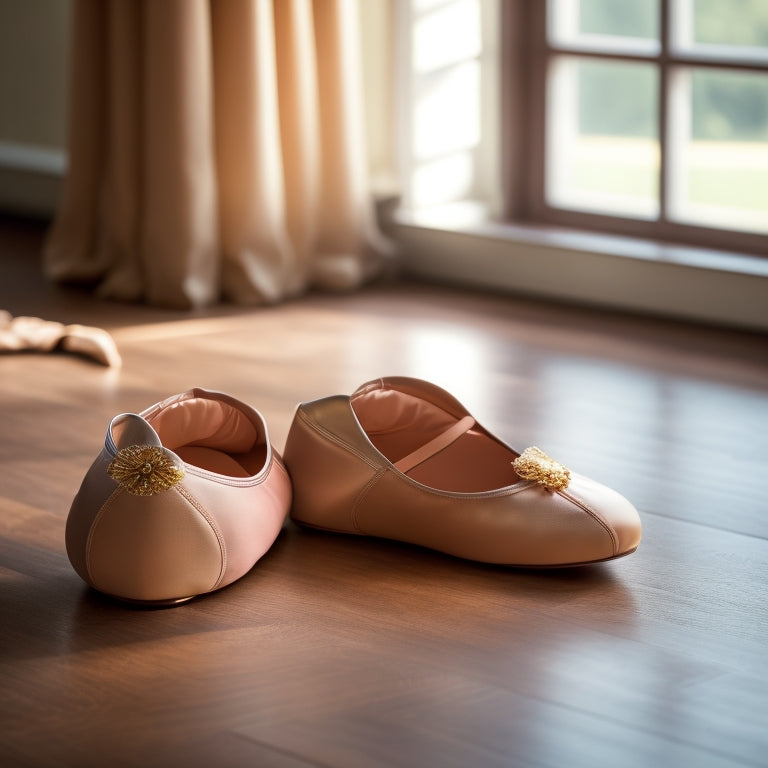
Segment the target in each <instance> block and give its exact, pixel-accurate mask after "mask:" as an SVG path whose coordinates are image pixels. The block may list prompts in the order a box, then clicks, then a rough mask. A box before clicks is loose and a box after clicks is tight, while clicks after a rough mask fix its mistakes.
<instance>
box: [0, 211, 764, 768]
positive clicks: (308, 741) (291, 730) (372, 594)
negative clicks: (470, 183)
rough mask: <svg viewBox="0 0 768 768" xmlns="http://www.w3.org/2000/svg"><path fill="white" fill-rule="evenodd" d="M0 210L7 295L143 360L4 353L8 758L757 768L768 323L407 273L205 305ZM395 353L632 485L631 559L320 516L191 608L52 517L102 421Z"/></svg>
mask: <svg viewBox="0 0 768 768" xmlns="http://www.w3.org/2000/svg"><path fill="white" fill-rule="evenodd" d="M42 236H43V229H42V228H41V227H40V226H39V225H36V224H34V223H30V222H18V221H16V222H14V221H9V220H5V221H2V222H0V270H2V272H1V273H0V274H2V280H0V308H6V309H8V310H9V311H11V312H12V313H13V314H33V315H38V316H43V317H47V318H49V319H57V320H62V321H66V322H75V321H76V322H84V323H89V324H95V325H101V326H103V327H106V328H109V329H110V330H111V331H112V332H113V334H114V337H115V339H116V341H117V343H118V345H119V347H120V351H121V353H122V355H123V358H124V366H123V368H122V370H120V371H109V370H106V369H104V368H102V367H100V366H98V365H96V364H93V363H90V362H88V361H86V360H83V359H81V358H77V357H72V356H67V355H63V354H56V355H44V354H18V355H2V356H0V417H1V418H2V424H3V440H2V441H0V468H1V469H2V471H1V472H0V690H1V691H2V696H0V765H3V766H42V765H61V766H69V765H71V766H104V765H121V766H149V765H152V766H182V765H184V766H197V765H201V766H202V765H221V766H225V767H228V766H241V765H242V766H246V765H248V766H250V765H260V766H261V765H263V766H267V768H270V767H271V766H275V767H279V768H304V767H305V766H319V767H321V768H322V767H325V768H327V767H329V766H340V767H342V766H355V767H357V766H361V765H365V766H423V765H441V766H466V765H473V766H507V765H520V766H553V767H554V766H557V767H558V768H559V767H560V766H563V765H572V766H595V765H621V766H643V767H645V766H648V765H657V766H673V765H674V766H677V765H696V766H762V765H765V755H766V753H767V751H768V720H766V715H765V713H766V712H768V654H767V653H766V649H767V648H768V609H767V608H766V586H768V516H767V515H766V514H765V510H766V506H765V502H764V499H766V498H768V471H766V469H767V468H768V437H767V435H768V430H766V428H765V427H766V425H768V354H766V352H768V342H767V340H766V338H765V337H763V336H758V335H755V334H746V333H739V332H735V331H728V330H723V329H711V328H705V327H700V326H698V327H697V326H692V325H685V324H681V323H670V322H666V321H663V320H658V319H655V320H651V319H647V318H640V317H633V316H627V315H621V314H607V313H601V312H596V311H592V310H589V309H586V308H573V307H570V308H568V307H560V306H557V305H552V304H546V303H537V302H533V301H530V300H523V299H514V298H510V297H504V296H493V295H488V294H480V293H475V292H462V291H458V290H456V289H449V288H441V287H435V286H425V285H418V284H412V283H391V284H383V285H378V286H373V287H371V288H369V289H367V290H365V291H363V292H360V293H358V294H355V295H352V296H329V295H322V294H317V295H311V296H309V297H306V298H305V299H303V300H300V301H295V302H291V303H287V304H284V305H281V306H278V307H274V308H270V309H247V308H237V307H215V308H212V309H209V310H206V311H205V312H199V313H194V314H192V315H187V314H184V313H179V312H168V311H162V310H157V309H151V308H147V307H141V306H127V305H119V304H109V303H103V302H98V301H95V300H93V299H92V298H90V297H89V296H88V294H86V293H83V292H82V291H77V290H64V289H60V288H55V287H52V286H49V285H46V284H45V282H44V281H43V280H42V278H41V277H40V274H39V270H38V268H37V259H38V257H39V247H40V242H41V239H42ZM386 374H406V375H415V376H421V377H424V378H428V379H431V380H433V381H435V382H436V383H438V384H440V385H442V386H444V387H446V388H447V389H449V390H451V391H452V392H453V393H454V394H456V395H457V396H458V397H459V398H460V399H461V400H462V401H463V402H464V403H465V404H466V405H467V406H468V407H469V408H470V409H471V410H472V411H473V413H474V414H475V415H476V416H477V417H478V418H479V419H480V420H481V421H482V422H483V423H484V424H485V425H486V426H487V427H489V428H491V429H492V430H494V431H495V432H497V434H499V435H500V436H501V437H503V438H504V439H506V440H507V441H508V442H510V443H511V444H513V445H515V446H517V447H518V448H523V447H525V446H527V445H530V444H533V443H535V444H539V445H542V447H545V448H546V449H547V450H548V452H550V453H552V454H553V455H555V456H557V457H558V458H560V459H561V460H563V461H564V462H565V463H566V464H568V465H570V466H572V467H573V468H574V469H577V470H578V471H581V472H583V473H584V474H588V475H591V476H593V477H595V478H596V479H599V480H602V481H604V482H606V483H608V484H609V485H612V486H614V487H616V488H617V489H619V490H620V491H622V492H624V493H625V494H626V495H627V496H629V497H630V498H631V499H633V500H634V501H635V503H636V504H637V506H638V507H639V509H640V511H641V514H642V516H643V521H644V540H643V543H642V545H641V547H640V549H639V550H638V552H637V553H636V554H635V555H632V556H630V557H628V558H624V559H622V560H619V561H616V562H614V563H609V564H604V565H600V566H595V567H585V568H577V569H572V570H563V571H525V570H517V569H508V568H498V567H489V566H484V565H481V564H476V563H469V562H464V561H460V560H456V559H454V558H450V557H446V556H443V555H440V554H438V553H434V552H429V551H426V550H422V549H419V548H417V547H410V546H406V545H400V544H396V543H393V542H386V541H376V540H369V539H362V538H355V537H345V536H338V535H333V534H323V533H317V532H310V531H305V530H302V529H299V528H297V527H295V526H294V525H293V524H290V523H288V524H286V526H285V529H284V531H283V533H282V534H281V536H280V538H279V539H278V541H277V542H276V544H275V546H274V547H273V548H272V549H271V550H270V552H269V553H268V554H267V555H266V556H265V558H264V559H263V560H262V561H261V562H260V563H259V564H258V565H257V566H256V567H255V568H254V569H253V570H252V571H251V572H250V573H249V574H248V575H247V576H245V577H244V578H243V579H241V580H240V581H239V582H237V583H235V584H233V585H232V586H231V587H228V588H227V589H224V590H222V591H220V592H218V593H215V594H213V595H209V596H207V597H204V598H200V599H198V600H195V601H192V602H191V603H189V604H187V605H184V606H180V607H177V608H173V609H166V610H146V609H137V608H132V607H129V606H126V605H123V604H121V603H117V602H114V601H111V600H109V599H106V598H104V597H101V596H99V595H97V594H96V593H94V592H92V591H90V590H88V589H87V588H86V587H85V586H84V585H83V584H82V582H81V581H80V580H79V578H78V577H77V576H76V575H75V573H74V572H73V571H72V569H71V567H70V565H69V563H68V561H67V558H66V554H65V551H64V544H63V532H64V523H65V520H66V514H67V510H68V506H69V503H70V501H71V499H72V497H73V495H74V493H75V491H76V489H77V487H78V485H79V483H80V480H81V479H82V476H83V473H84V472H85V470H86V469H87V467H88V466H89V464H90V462H91V461H92V459H93V457H94V456H95V454H96V453H97V452H98V450H99V449H100V447H101V444H102V442H103V439H104V431H105V429H106V425H107V422H108V420H109V419H110V418H111V417H112V416H113V415H114V414H116V413H118V412H121V411H126V410H134V411H135V410H140V409H142V408H144V407H146V406H148V405H150V404H152V403H154V402H156V401H157V400H159V399H161V398H163V397H166V396H167V395H169V394H172V393H174V392H179V391H182V390H185V389H187V388H189V387H190V386H207V387H211V388H214V389H221V390H224V391H227V392H230V393H231V394H233V395H235V396H236V397H240V398H242V399H245V400H247V401H249V402H251V403H252V404H253V405H255V406H256V407H257V408H259V409H260V410H261V411H262V412H263V413H264V415H265V417H266V418H267V420H268V422H269V425H270V429H271V432H272V438H273V442H274V443H275V445H276V446H277V447H278V448H281V447H282V445H283V443H284V440H285V436H286V434H287V431H288V427H289V425H290V421H291V418H292V415H293V410H294V407H295V405H296V403H297V402H298V401H299V400H305V399H311V398H313V397H320V396H324V395H327V394H331V393H336V392H350V391H351V390H353V389H354V388H355V387H356V386H357V385H359V384H360V383H362V382H363V381H366V380H368V379H371V378H375V377H377V376H380V375H386Z"/></svg>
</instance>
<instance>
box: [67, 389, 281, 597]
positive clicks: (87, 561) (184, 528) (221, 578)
mask: <svg viewBox="0 0 768 768" xmlns="http://www.w3.org/2000/svg"><path fill="white" fill-rule="evenodd" d="M135 445H140V446H155V447H157V448H158V450H160V451H162V453H163V455H164V456H167V457H169V461H170V462H171V463H173V464H175V465H176V466H178V468H179V470H180V471H181V472H183V475H184V476H183V478H182V479H181V480H180V481H179V482H177V483H176V484H175V485H173V487H170V488H168V489H166V490H163V491H161V492H158V493H154V494H153V495H149V496H137V495H134V494H133V493H131V492H130V491H129V490H127V489H126V487H124V486H123V485H121V484H120V482H118V481H117V480H115V479H114V478H113V477H112V476H110V473H109V467H110V465H111V463H112V461H113V460H114V459H115V457H116V456H117V455H118V454H119V453H120V451H121V450H123V449H125V448H130V447H131V446H135ZM290 503H291V485H290V480H289V478H288V474H287V472H286V469H285V467H284V466H283V463H282V460H281V458H280V457H279V455H278V454H277V453H276V452H275V450H274V449H273V448H272V446H271V445H270V443H269V437H268V432H267V427H266V424H265V422H264V419H263V417H262V416H261V414H259V413H258V411H256V410H255V409H253V408H250V406H247V405H245V404H244V403H241V402H239V401H237V400H235V399H234V398H231V397H229V396H228V395H224V394H222V393H217V392H210V391H207V390H203V389H193V390H190V391H189V392H185V393H183V394H181V395H175V396H173V397H170V398H168V399H166V400H164V401H162V402H161V403H157V404H156V405H154V406H152V407H151V408H148V409H147V410H146V411H144V412H143V413H142V414H140V415H136V414H121V415H120V416H117V417H115V418H114V419H113V420H112V422H111V423H110V426H109V429H108V431H107V436H106V440H105V446H104V448H103V450H102V451H101V453H100V454H99V456H98V457H97V458H96V460H95V461H94V463H93V465H92V466H91V467H90V469H89V470H88V472H87V474H86V476H85V478H84V480H83V482H82V484H81V487H80V490H79V491H78V493H77V495H76V496H75V499H74V501H73V503H72V507H71V509H70V512H69V515H68V518H67V527H66V545H67V553H68V555H69V558H70V561H71V562H72V565H73V567H74V569H75V571H76V572H77V573H78V574H79V575H80V576H81V577H82V578H83V579H84V580H85V581H86V582H87V583H88V584H90V585H91V586H93V587H95V588H96V589H98V590H100V591H103V592H106V593H108V594H111V595H114V596H117V597H121V598H124V599H130V600H138V601H149V602H151V601H173V600H179V599H183V598H187V597H191V596H195V595H198V594H202V593H205V592H210V591H211V590H214V589H218V588H220V587H223V586H226V585H227V584H230V583H232V582H233V581H235V580H236V579H238V578H240V577H241V576H243V575H244V574H245V573H246V572H247V571H248V570H250V568H252V567H253V565H254V564H255V563H256V561H257V560H258V559H259V558H260V557H261V556H262V555H263V554H264V553H265V552H266V551H267V550H268V549H269V547H270V546H271V545H272V543H273V542H274V540H275V538H276V537H277V535H278V534H279V532H280V530H281V528H282V525H283V522H284V520H285V517H286V515H287V513H288V509H289V507H290Z"/></svg>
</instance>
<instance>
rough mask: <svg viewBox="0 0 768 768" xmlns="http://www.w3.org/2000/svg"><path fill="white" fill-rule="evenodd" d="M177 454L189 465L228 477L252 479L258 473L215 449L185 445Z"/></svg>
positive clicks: (177, 450) (178, 449)
mask: <svg viewBox="0 0 768 768" xmlns="http://www.w3.org/2000/svg"><path fill="white" fill-rule="evenodd" d="M175 453H176V454H177V455H178V456H179V457H180V458H181V460H182V461H185V462H186V463H187V464H192V465H193V466H195V467H200V468H201V469H206V470H208V471H209V472H216V473H217V474H219V475H227V476H228V477H250V476H251V475H253V474H256V472H258V469H257V470H256V472H249V471H248V470H247V469H246V468H245V467H244V466H243V465H242V464H241V463H240V461H238V460H237V459H235V458H234V457H233V456H232V455H230V454H229V453H225V452H224V451H217V450H216V449H215V448H203V447H202V446H199V445H185V446H182V447H181V448H177V449H176V451H175ZM249 463H250V462H249ZM262 464H263V463H262Z"/></svg>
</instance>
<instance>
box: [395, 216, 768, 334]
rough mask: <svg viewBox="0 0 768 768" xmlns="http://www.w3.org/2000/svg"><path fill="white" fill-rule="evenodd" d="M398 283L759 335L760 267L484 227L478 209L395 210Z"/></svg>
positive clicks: (766, 315) (745, 259)
mask: <svg viewBox="0 0 768 768" xmlns="http://www.w3.org/2000/svg"><path fill="white" fill-rule="evenodd" d="M386 228H387V230H388V231H389V232H390V233H391V234H392V235H393V236H394V237H395V239H396V240H397V241H398V243H399V244H400V247H401V250H402V254H403V268H404V271H405V273H406V274H410V275H414V276H418V277H422V278H428V279H433V280H439V281H443V282H445V281H448V282H453V283H459V284H463V285H467V286H474V287H483V288H491V289H494V290H506V291H510V292H513V293H518V294H524V295H531V296H539V297H542V298H547V299H558V300H563V301H568V302H576V303H581V304H590V305H594V306H602V307H610V308H613V309H621V310H628V311H632V312H646V313H652V314H656V315H665V316H668V317H675V318H680V319H685V320H695V321H698V322H705V323H711V324H717V325H728V326H735V327H741V328H747V329H751V330H759V331H768V258H766V259H762V258H759V257H755V256H747V255H744V254H734V253H724V252H721V251H711V250H706V249H702V248H690V247H685V246H678V245H665V244H661V243H654V242H649V241H646V240H640V239H636V238H628V237H617V236H612V235H603V234H597V233H590V232H581V231H573V230H565V229H557V228H553V227H538V226H519V225H513V224H500V223H495V222H492V221H489V220H488V218H487V216H485V213H484V209H483V207H482V206H481V205H476V204H472V203H461V204H453V205H450V206H443V207H441V208H435V209H431V210H429V211H418V212H414V211H408V210H406V209H403V208H400V209H396V210H394V212H393V213H392V214H391V216H390V217H389V221H387V222H386Z"/></svg>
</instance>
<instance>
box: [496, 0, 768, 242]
mask: <svg viewBox="0 0 768 768" xmlns="http://www.w3.org/2000/svg"><path fill="white" fill-rule="evenodd" d="M547 6H548V3H547V2H546V1H545V0H503V2H501V25H500V26H501V76H500V81H501V116H500V119H501V136H502V139H501V142H500V144H501V148H500V151H501V168H502V198H503V204H502V211H503V217H504V219H505V220H506V221H510V222H516V223H526V224H541V225H555V226H562V227H568V228H571V229H581V230H590V231H594V232H603V233H606V234H611V235H624V236H630V237H639V238H643V239H646V240H651V241H657V242H669V243H678V244H685V245H692V246H698V247H704V248H708V249H717V250H726V251H735V252H742V253H749V254H756V255H761V256H768V236H766V235H763V234H759V233H752V232H745V231H737V230H730V229H721V228H713V227H705V226H701V225H697V224H689V223H683V222H680V221H674V220H672V219H670V218H669V217H668V215H667V211H668V199H667V190H668V189H669V185H670V179H669V174H670V167H671V163H669V162H668V157H669V152H670V146H671V141H670V137H669V125H668V123H669V119H668V118H669V99H670V96H669V93H670V77H671V73H672V72H673V70H674V68H675V67H694V66H695V67H707V68H716V69H718V70H720V71H749V72H760V73H764V74H766V76H768V60H762V59H754V58H750V57H749V56H738V55H736V52H735V51H734V52H733V55H729V56H728V57H727V58H726V57H723V56H720V55H716V54H711V55H708V54H707V53H706V51H700V50H697V51H690V52H688V51H682V50H676V49H675V47H674V46H673V44H672V35H671V32H672V29H671V16H672V12H673V8H672V0H660V8H659V12H660V36H659V37H660V51H659V52H658V54H651V53H645V52H640V51H638V52H633V53H631V54H629V53H619V52H616V51H603V50H599V49H590V48H589V47H588V46H582V45H570V44H568V45H563V44H560V43H557V42H554V41H550V40H549V39H548V36H547ZM561 55H569V56H579V57H584V58H592V59H599V60H609V61H632V62H642V63H651V64H653V65H655V66H657V67H658V73H659V89H658V92H659V95H658V98H659V103H658V110H657V112H658V136H659V145H660V147H659V148H660V156H661V172H660V174H659V216H658V217H657V218H654V219H651V220H647V219H634V218H625V217H622V216H620V215H616V214H607V213H606V214H602V213H595V212H591V211H579V210H572V209H566V208H558V207H555V206H553V205H551V204H549V203H548V202H547V201H546V197H545V156H546V146H545V144H546V119H547V117H546V102H547V71H548V68H549V65H550V62H551V61H552V59H553V58H555V57H557V56H561ZM520 115H524V116H525V117H524V118H523V119H522V120H521V119H519V117H518V116H520Z"/></svg>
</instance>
